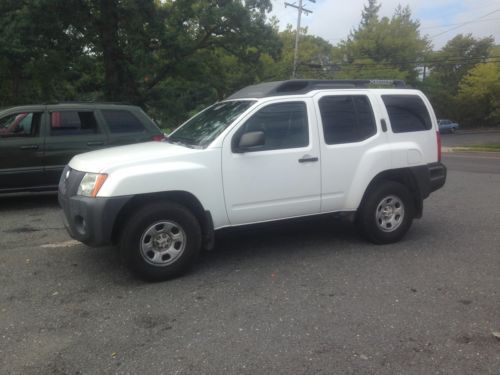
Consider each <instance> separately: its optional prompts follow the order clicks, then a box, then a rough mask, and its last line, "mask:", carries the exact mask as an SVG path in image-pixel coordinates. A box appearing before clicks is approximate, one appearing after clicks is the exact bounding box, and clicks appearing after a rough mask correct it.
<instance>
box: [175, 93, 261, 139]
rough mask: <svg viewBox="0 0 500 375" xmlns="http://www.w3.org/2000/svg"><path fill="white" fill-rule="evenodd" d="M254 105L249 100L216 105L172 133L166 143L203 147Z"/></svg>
mask: <svg viewBox="0 0 500 375" xmlns="http://www.w3.org/2000/svg"><path fill="white" fill-rule="evenodd" d="M254 103H255V101H251V100H245V101H231V102H223V103H216V104H214V105H212V106H211V107H208V108H207V109H206V110H204V111H203V112H200V113H199V114H198V115H196V116H195V117H193V118H192V119H191V120H189V121H188V122H186V123H185V124H184V125H183V126H181V127H180V128H179V129H177V130H176V131H174V132H173V133H172V134H171V135H170V136H169V137H168V141H169V142H172V143H181V144H184V145H187V146H194V147H205V146H207V145H208V144H210V143H211V142H212V141H213V140H214V139H215V138H217V136H218V135H219V134H220V133H222V132H223V131H224V129H226V128H227V127H228V126H229V125H230V124H231V123H232V122H233V121H234V120H235V119H236V118H237V117H238V116H239V115H241V114H242V113H243V112H245V111H246V110H247V109H248V108H250V107H251V106H252V105H253V104H254Z"/></svg>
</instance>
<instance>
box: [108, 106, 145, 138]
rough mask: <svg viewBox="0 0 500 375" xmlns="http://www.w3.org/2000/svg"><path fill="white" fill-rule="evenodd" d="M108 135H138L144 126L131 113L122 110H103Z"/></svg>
mask: <svg viewBox="0 0 500 375" xmlns="http://www.w3.org/2000/svg"><path fill="white" fill-rule="evenodd" d="M102 115H103V116H104V119H105V120H106V123H107V124H108V129H109V131H110V133H140V132H143V131H144V125H142V123H141V121H139V119H138V118H137V117H135V116H134V115H133V114H132V113H130V112H128V111H123V110H103V111H102Z"/></svg>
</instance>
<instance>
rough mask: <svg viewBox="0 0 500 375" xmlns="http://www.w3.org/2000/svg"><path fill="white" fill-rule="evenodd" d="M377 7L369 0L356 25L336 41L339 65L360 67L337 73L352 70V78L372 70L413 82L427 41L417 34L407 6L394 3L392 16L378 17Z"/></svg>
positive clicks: (377, 73) (416, 22)
mask: <svg viewBox="0 0 500 375" xmlns="http://www.w3.org/2000/svg"><path fill="white" fill-rule="evenodd" d="M379 8H380V6H379V5H378V4H377V2H376V1H373V0H370V1H369V3H368V6H365V8H364V10H363V13H362V20H361V23H360V25H359V27H358V28H357V29H356V30H354V31H353V32H352V33H351V35H349V37H348V38H347V40H345V41H343V42H341V43H340V50H339V54H340V56H338V59H339V60H340V61H342V63H343V64H342V65H343V66H346V63H351V64H354V66H362V67H363V69H353V67H352V66H351V67H349V66H347V67H346V68H345V69H344V72H343V73H341V74H340V75H345V74H355V76H354V77H352V78H360V77H362V76H367V75H370V74H374V75H376V76H378V77H377V78H393V77H390V75H394V74H395V75H397V76H398V77H404V78H405V79H407V80H408V81H409V82H410V83H415V82H416V81H417V78H418V74H419V73H418V70H417V67H418V61H421V60H423V58H424V56H425V55H426V54H427V53H428V51H429V50H430V42H429V40H428V39H426V38H425V37H422V36H421V35H420V30H419V29H420V23H419V22H418V21H417V20H413V19H412V14H411V10H410V8H409V7H405V8H403V7H401V6H398V7H397V8H396V9H395V11H394V15H393V16H392V18H388V17H383V18H382V19H379V17H378V10H379ZM363 62H364V63H363ZM369 62H373V64H374V65H373V66H371V65H370V63H369ZM371 68H373V69H371ZM384 70H385V74H384ZM356 72H358V73H356ZM381 76H382V77H381Z"/></svg>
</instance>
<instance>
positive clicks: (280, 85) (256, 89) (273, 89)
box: [228, 79, 406, 99]
mask: <svg viewBox="0 0 500 375" xmlns="http://www.w3.org/2000/svg"><path fill="white" fill-rule="evenodd" d="M371 86H393V87H395V88H405V87H406V84H405V82H404V81H402V80H396V79H394V80H393V79H339V80H317V79H294V80H289V81H275V82H264V83H259V84H257V85H252V86H247V87H245V88H243V89H241V90H239V91H237V92H235V93H234V94H232V95H231V96H229V97H228V99H241V98H265V97H268V96H278V95H300V94H306V93H308V92H310V91H313V90H319V89H352V88H368V87H371Z"/></svg>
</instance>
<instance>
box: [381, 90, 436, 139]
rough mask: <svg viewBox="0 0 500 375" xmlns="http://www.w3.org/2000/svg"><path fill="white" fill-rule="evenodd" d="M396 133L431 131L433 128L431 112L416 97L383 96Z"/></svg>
mask: <svg viewBox="0 0 500 375" xmlns="http://www.w3.org/2000/svg"><path fill="white" fill-rule="evenodd" d="M382 99H383V101H384V103H385V106H386V108H387V112H388V113H389V119H390V120H391V128H392V131H393V132H394V133H406V132H415V131H422V130H429V129H430V128H431V127H432V123H431V118H430V116H429V112H428V111H427V108H426V107H425V104H424V102H423V101H422V99H421V98H420V97H418V96H416V95H382Z"/></svg>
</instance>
